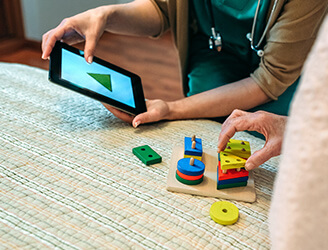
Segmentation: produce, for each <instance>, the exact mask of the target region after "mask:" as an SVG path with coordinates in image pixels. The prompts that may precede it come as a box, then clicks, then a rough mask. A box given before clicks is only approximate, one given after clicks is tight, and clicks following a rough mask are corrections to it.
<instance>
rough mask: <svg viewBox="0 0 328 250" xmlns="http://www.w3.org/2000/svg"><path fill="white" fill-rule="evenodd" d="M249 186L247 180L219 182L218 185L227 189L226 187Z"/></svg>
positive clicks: (218, 187) (219, 187)
mask: <svg viewBox="0 0 328 250" xmlns="http://www.w3.org/2000/svg"><path fill="white" fill-rule="evenodd" d="M245 186H247V181H243V182H237V183H230V184H222V185H220V184H218V185H217V189H218V190H220V189H226V188H235V187H245Z"/></svg>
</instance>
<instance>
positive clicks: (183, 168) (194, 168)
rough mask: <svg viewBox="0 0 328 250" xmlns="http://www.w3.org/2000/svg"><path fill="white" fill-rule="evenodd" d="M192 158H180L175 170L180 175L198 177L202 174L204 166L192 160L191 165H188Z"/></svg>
mask: <svg viewBox="0 0 328 250" xmlns="http://www.w3.org/2000/svg"><path fill="white" fill-rule="evenodd" d="M191 159H192V158H182V159H180V160H179V161H178V163H177V169H178V170H179V172H180V173H182V174H185V175H190V176H198V175H202V174H204V171H205V164H204V163H203V162H201V161H199V160H197V159H194V163H193V165H190V160H191Z"/></svg>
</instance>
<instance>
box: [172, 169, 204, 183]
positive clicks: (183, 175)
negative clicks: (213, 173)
mask: <svg viewBox="0 0 328 250" xmlns="http://www.w3.org/2000/svg"><path fill="white" fill-rule="evenodd" d="M177 175H179V176H180V177H181V178H182V179H185V180H188V181H195V180H199V179H200V178H202V177H203V176H204V174H201V175H197V176H192V175H186V174H183V173H181V172H180V171H179V170H177Z"/></svg>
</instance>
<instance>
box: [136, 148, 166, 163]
mask: <svg viewBox="0 0 328 250" xmlns="http://www.w3.org/2000/svg"><path fill="white" fill-rule="evenodd" d="M132 153H133V154H134V155H135V156H137V157H138V158H139V159H140V160H141V161H142V162H143V163H145V164H146V165H152V164H155V163H160V162H162V157H161V156H160V155H159V154H157V153H156V152H155V151H154V150H153V149H152V148H151V147H149V146H148V145H144V146H140V147H136V148H133V149H132Z"/></svg>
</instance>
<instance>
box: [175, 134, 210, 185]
mask: <svg viewBox="0 0 328 250" xmlns="http://www.w3.org/2000/svg"><path fill="white" fill-rule="evenodd" d="M202 156H203V146H202V139H200V138H196V136H192V137H185V141H184V158H182V159H180V160H179V161H178V163H177V171H176V179H177V180H178V181H179V182H181V183H183V184H186V185H197V184H200V183H201V182H202V181H203V178H204V171H205V164H204V163H203V162H202Z"/></svg>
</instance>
